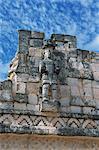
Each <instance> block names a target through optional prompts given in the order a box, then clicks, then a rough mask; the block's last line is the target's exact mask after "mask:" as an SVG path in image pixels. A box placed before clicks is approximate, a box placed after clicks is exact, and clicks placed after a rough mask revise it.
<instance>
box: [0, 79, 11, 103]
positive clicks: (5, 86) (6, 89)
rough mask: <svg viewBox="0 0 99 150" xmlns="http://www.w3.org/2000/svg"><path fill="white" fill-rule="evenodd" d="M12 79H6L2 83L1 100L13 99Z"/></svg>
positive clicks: (0, 87)
mask: <svg viewBox="0 0 99 150" xmlns="http://www.w3.org/2000/svg"><path fill="white" fill-rule="evenodd" d="M12 100H13V96H12V81H11V80H5V81H3V82H1V83H0V101H12Z"/></svg>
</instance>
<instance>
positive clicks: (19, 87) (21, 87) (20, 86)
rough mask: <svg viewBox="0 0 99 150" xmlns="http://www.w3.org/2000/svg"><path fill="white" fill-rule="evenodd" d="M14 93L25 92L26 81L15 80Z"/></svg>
mask: <svg viewBox="0 0 99 150" xmlns="http://www.w3.org/2000/svg"><path fill="white" fill-rule="evenodd" d="M16 93H21V94H25V93H26V83H25V82H17V91H16Z"/></svg>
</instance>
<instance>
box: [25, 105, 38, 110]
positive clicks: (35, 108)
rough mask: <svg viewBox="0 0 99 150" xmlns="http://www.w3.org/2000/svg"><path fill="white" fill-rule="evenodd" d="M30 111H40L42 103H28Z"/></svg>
mask: <svg viewBox="0 0 99 150" xmlns="http://www.w3.org/2000/svg"><path fill="white" fill-rule="evenodd" d="M26 109H27V110H28V111H40V105H39V104H38V105H33V104H27V108H26Z"/></svg>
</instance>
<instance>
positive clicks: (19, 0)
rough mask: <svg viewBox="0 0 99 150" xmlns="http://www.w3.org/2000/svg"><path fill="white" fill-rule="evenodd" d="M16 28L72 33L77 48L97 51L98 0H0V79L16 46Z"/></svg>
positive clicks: (48, 33)
mask: <svg viewBox="0 0 99 150" xmlns="http://www.w3.org/2000/svg"><path fill="white" fill-rule="evenodd" d="M18 29H29V30H34V31H43V32H45V33H46V38H48V37H49V36H50V34H51V33H63V34H70V35H76V36H77V40H78V48H81V49H88V50H92V51H97V52H99V1H98V0H0V80H4V79H5V78H6V76H7V71H8V68H9V67H8V66H9V62H10V61H11V59H12V58H13V57H14V55H15V53H16V50H17V47H18V33H17V30H18Z"/></svg>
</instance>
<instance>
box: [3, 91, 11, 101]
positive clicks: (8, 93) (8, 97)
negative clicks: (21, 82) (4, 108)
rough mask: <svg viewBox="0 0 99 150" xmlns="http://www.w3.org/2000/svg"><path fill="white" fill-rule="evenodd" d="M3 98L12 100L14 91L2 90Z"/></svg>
mask: <svg viewBox="0 0 99 150" xmlns="http://www.w3.org/2000/svg"><path fill="white" fill-rule="evenodd" d="M1 96H2V97H1V99H0V101H1V100H3V101H12V100H13V97H12V92H11V91H10V90H2V94H1Z"/></svg>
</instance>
